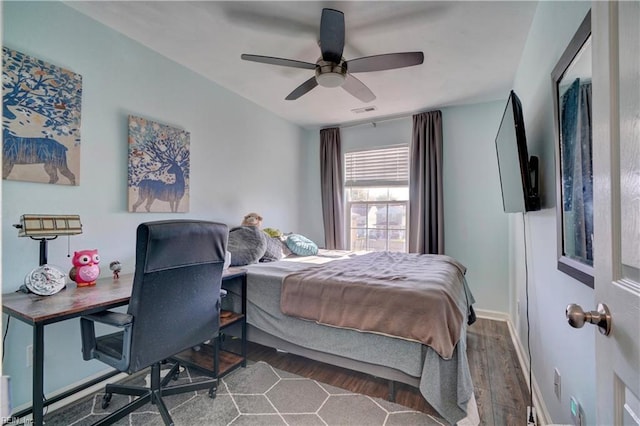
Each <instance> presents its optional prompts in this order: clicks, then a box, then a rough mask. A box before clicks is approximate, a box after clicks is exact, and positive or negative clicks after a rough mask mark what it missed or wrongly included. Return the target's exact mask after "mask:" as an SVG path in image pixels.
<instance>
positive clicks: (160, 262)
mask: <svg viewBox="0 0 640 426" xmlns="http://www.w3.org/2000/svg"><path fill="white" fill-rule="evenodd" d="M228 235H229V232H228V228H227V226H226V225H224V224H220V223H214V222H205V221H197V220H169V221H157V222H148V223H143V224H141V225H139V226H138V230H137V242H136V267H135V275H134V278H133V289H132V293H131V300H130V302H129V308H128V310H127V313H126V314H123V313H119V312H112V311H104V312H99V313H96V314H92V315H87V316H83V317H82V318H81V320H80V323H81V330H82V353H83V357H84V359H85V360H90V359H93V358H95V359H98V360H100V361H102V362H104V363H106V364H109V365H111V366H113V367H115V368H116V369H118V370H120V371H122V372H126V373H128V374H132V373H135V372H137V371H140V370H142V369H144V368H146V367H149V366H151V386H150V387H149V388H145V387H141V386H125V385H119V384H108V385H107V386H106V389H105V397H104V399H103V408H106V407H107V406H108V405H109V401H110V400H111V394H112V393H118V394H123V395H134V396H139V398H136V399H135V400H134V401H133V402H131V403H129V404H127V405H126V406H124V407H122V408H120V409H118V410H117V411H115V412H113V413H112V414H110V415H109V416H107V417H105V418H104V419H102V420H100V421H99V422H98V423H96V424H112V423H114V422H116V421H117V420H118V419H121V418H122V417H124V416H126V415H127V414H129V413H130V412H132V411H135V410H136V409H137V408H139V407H141V406H143V405H145V404H146V403H148V402H150V403H151V404H154V405H156V406H157V407H158V410H159V411H160V415H161V416H162V419H163V421H164V423H165V424H167V425H172V424H173V421H172V419H171V416H170V415H169V411H168V410H167V407H166V405H165V404H164V402H163V401H162V396H167V395H174V394H178V393H182V392H191V391H194V390H197V389H206V388H209V389H210V390H209V396H211V397H212V398H213V397H215V389H216V387H217V379H209V380H204V381H202V382H197V383H188V384H181V385H173V386H168V383H169V382H170V381H171V379H177V377H178V375H179V374H180V370H179V368H180V366H179V365H178V364H177V363H176V364H174V365H173V366H172V368H171V370H170V371H169V372H168V373H167V375H166V376H165V377H164V378H163V379H162V380H161V378H160V366H161V364H162V363H164V362H166V361H167V360H168V359H169V358H171V357H172V356H173V355H175V354H177V353H179V352H182V351H183V350H186V349H189V348H192V347H194V346H197V345H199V344H201V343H202V342H205V341H207V340H211V339H214V338H215V337H216V336H217V334H218V332H219V327H220V286H221V282H222V267H223V264H224V258H225V251H226V246H227V239H228ZM96 322H99V323H103V324H108V325H112V326H116V327H119V328H122V331H119V332H117V333H113V334H108V335H104V336H98V337H96V334H95V323H96Z"/></svg>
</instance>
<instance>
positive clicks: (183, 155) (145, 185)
mask: <svg viewBox="0 0 640 426" xmlns="http://www.w3.org/2000/svg"><path fill="white" fill-rule="evenodd" d="M189 143H190V134H189V132H187V131H185V130H182V129H178V128H176V127H172V126H168V125H166V124H160V123H156V122H154V121H150V120H147V119H144V118H140V117H135V116H132V115H131V116H129V178H128V188H129V197H128V199H129V201H128V205H129V211H130V212H143V213H144V212H172V213H186V212H188V211H189Z"/></svg>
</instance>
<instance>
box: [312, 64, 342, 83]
mask: <svg viewBox="0 0 640 426" xmlns="http://www.w3.org/2000/svg"><path fill="white" fill-rule="evenodd" d="M346 77H347V69H346V67H345V66H344V61H342V62H340V63H339V64H336V63H333V62H327V61H323V60H322V59H319V60H318V63H317V66H316V81H317V82H318V84H319V85H320V86H322V87H340V86H342V84H343V83H344V80H345V78H346Z"/></svg>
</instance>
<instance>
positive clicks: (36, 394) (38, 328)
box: [32, 324, 44, 426]
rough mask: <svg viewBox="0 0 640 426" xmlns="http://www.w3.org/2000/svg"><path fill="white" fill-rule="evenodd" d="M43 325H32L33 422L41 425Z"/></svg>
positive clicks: (37, 425)
mask: <svg viewBox="0 0 640 426" xmlns="http://www.w3.org/2000/svg"><path fill="white" fill-rule="evenodd" d="M43 397H44V325H42V324H35V325H34V327H33V389H32V398H33V401H32V404H33V424H35V425H36V426H42V424H43V410H44V401H43V399H44V398H43Z"/></svg>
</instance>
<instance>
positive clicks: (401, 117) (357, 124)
mask: <svg viewBox="0 0 640 426" xmlns="http://www.w3.org/2000/svg"><path fill="white" fill-rule="evenodd" d="M413 115H414V114H413V113H412V114H409V115H399V116H395V117H386V118H380V119H379V120H375V119H373V120H368V121H359V122H357V123H350V124H339V125H337V126H328V127H323V129H331V128H334V127H338V128H340V129H346V128H349V127H356V126H366V125H372V126H373V127H376V125H377V124H378V123H384V122H385V121H393V120H400V119H403V118H411V117H412V116H413Z"/></svg>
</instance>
